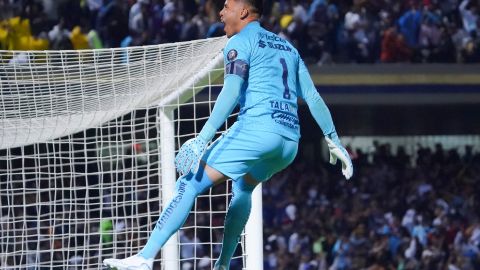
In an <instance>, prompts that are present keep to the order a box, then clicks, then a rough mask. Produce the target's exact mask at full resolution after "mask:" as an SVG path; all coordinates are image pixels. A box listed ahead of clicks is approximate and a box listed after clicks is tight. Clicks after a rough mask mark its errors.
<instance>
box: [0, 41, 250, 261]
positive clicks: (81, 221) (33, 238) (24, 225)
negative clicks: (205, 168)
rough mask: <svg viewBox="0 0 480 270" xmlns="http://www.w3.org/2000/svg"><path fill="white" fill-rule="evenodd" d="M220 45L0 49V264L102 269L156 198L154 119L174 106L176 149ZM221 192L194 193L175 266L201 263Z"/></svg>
mask: <svg viewBox="0 0 480 270" xmlns="http://www.w3.org/2000/svg"><path fill="white" fill-rule="evenodd" d="M225 42H226V39H225V38H217V39H208V40H200V41H193V42H185V43H177V44H167V45H156V46H147V47H131V48H124V49H107V50H86V51H45V52H11V51H0V104H1V105H0V121H1V124H0V126H1V132H0V149H1V150H0V196H1V200H0V203H1V204H0V210H1V212H0V230H1V231H0V269H102V265H101V261H102V260H103V259H104V258H106V257H118V258H122V257H125V256H129V255H132V254H134V253H136V252H137V251H138V250H139V249H140V248H141V247H142V246H143V244H144V243H145V242H146V239H147V237H148V234H149V232H150V231H151V230H152V229H153V226H154V225H155V221H156V220H157V218H158V215H159V212H160V210H161V202H162V194H161V190H162V187H163V184H162V180H163V179H162V174H161V172H162V166H163V165H162V160H161V155H160V149H159V147H160V137H159V134H160V130H159V121H158V115H159V113H160V112H161V111H162V110H171V109H176V111H175V119H176V120H175V129H176V137H175V143H176V148H178V145H179V144H181V143H182V142H183V141H185V140H186V139H188V138H191V137H192V136H193V135H194V134H195V133H196V132H198V131H199V128H200V127H201V126H202V124H203V122H204V121H205V120H206V118H207V117H208V114H209V111H210V110H211V108H212V98H211V97H212V96H214V94H212V91H217V90H218V89H219V86H220V85H221V83H222V80H221V77H222V76H221V75H222V72H223V71H222V69H221V68H220V69H213V67H215V66H216V65H217V64H218V63H221V60H222V57H221V49H222V48H223V46H224V45H225ZM198 92H200V95H199V96H195V95H196V93H198ZM192 97H193V98H192ZM187 100H188V102H187ZM170 166H171V165H170ZM227 189H228V185H221V186H219V187H217V188H215V189H214V190H213V191H212V192H210V194H208V195H206V196H203V197H201V198H199V199H198V200H197V203H196V205H195V207H194V209H193V213H194V215H191V216H190V218H189V219H188V220H187V223H186V225H185V227H184V229H182V231H181V233H180V236H179V238H180V245H179V247H178V249H179V251H180V253H181V260H179V261H178V265H181V267H185V268H180V269H211V262H212V258H216V256H217V255H218V251H219V248H220V245H219V242H220V240H221V239H220V235H221V232H222V231H223V218H224V215H225V208H226V205H227V202H228V195H227V194H228V192H227V191H228V190H227ZM195 238H197V241H199V243H198V244H192V243H193V242H195V241H194V239H195ZM180 247H182V248H180ZM240 255H241V254H240ZM240 257H242V256H240ZM243 257H244V256H243ZM163 259H164V258H161V260H163ZM167 259H168V258H167ZM235 261H236V264H237V268H238V267H240V268H241V267H242V265H243V259H242V258H240V259H237V260H235ZM234 264H235V263H234ZM159 265H160V263H158V262H157V263H156V267H159ZM188 265H192V267H191V268H188ZM162 268H163V267H162ZM159 269H160V268H159ZM232 269H236V268H235V267H233V268H232Z"/></svg>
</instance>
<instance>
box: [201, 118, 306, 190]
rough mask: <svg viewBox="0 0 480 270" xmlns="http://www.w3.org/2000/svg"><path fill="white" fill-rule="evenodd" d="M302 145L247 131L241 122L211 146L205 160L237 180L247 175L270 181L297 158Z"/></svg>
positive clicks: (278, 137) (283, 138)
mask: <svg viewBox="0 0 480 270" xmlns="http://www.w3.org/2000/svg"><path fill="white" fill-rule="evenodd" d="M297 150H298V142H297V141H294V140H291V139H288V138H285V137H283V136H281V135H279V134H276V133H272V132H267V131H252V130H245V129H244V128H242V125H241V124H239V123H238V122H237V123H235V124H234V125H233V126H232V127H231V128H230V129H229V130H228V131H227V132H225V133H224V134H223V135H222V136H220V137H219V138H218V139H217V140H215V141H214V142H213V144H212V145H210V146H209V147H208V149H207V151H206V152H205V155H204V156H203V158H202V160H203V161H205V162H206V163H207V164H208V165H209V166H210V167H212V168H214V169H216V170H217V171H219V172H221V173H223V174H224V175H226V176H228V177H229V178H231V179H233V180H237V179H239V178H240V177H242V176H244V175H245V174H247V173H250V175H251V176H252V177H253V178H254V179H255V180H257V181H266V180H268V179H269V178H270V177H272V175H274V174H275V173H277V172H279V171H281V170H283V169H285V168H286V167H287V166H288V165H289V164H290V163H292V161H293V159H294V158H295V156H296V155H297Z"/></svg>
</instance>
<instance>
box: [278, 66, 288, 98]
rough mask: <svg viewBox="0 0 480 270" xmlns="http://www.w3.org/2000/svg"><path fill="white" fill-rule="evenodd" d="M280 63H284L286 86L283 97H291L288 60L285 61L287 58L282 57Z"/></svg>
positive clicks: (284, 82) (283, 76)
mask: <svg viewBox="0 0 480 270" xmlns="http://www.w3.org/2000/svg"><path fill="white" fill-rule="evenodd" d="M280 64H282V68H283V74H282V79H283V86H284V87H285V91H283V98H284V99H290V88H288V81H287V79H288V69H287V62H285V58H280Z"/></svg>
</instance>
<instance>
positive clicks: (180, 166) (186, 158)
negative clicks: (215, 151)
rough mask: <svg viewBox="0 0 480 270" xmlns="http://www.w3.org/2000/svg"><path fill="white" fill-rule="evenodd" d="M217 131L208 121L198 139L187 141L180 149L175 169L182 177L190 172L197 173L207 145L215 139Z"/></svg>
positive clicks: (176, 157)
mask: <svg viewBox="0 0 480 270" xmlns="http://www.w3.org/2000/svg"><path fill="white" fill-rule="evenodd" d="M216 131H217V129H216V128H214V127H213V126H212V125H211V124H210V123H209V122H208V121H207V123H205V125H204V126H203V128H202V131H200V134H198V136H197V137H195V138H193V139H190V140H188V141H186V142H185V143H184V144H183V145H182V147H180V150H178V154H177V156H175V167H176V168H177V171H178V173H180V174H181V175H186V174H188V173H190V172H193V173H197V171H198V167H199V165H200V160H201V158H202V156H203V154H204V153H205V149H206V148H207V144H208V142H209V141H210V140H211V139H212V138H213V136H214V135H215V132H216Z"/></svg>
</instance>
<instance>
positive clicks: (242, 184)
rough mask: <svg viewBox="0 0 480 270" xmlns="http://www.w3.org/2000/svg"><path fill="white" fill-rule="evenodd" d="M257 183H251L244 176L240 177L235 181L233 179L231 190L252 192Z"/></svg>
mask: <svg viewBox="0 0 480 270" xmlns="http://www.w3.org/2000/svg"><path fill="white" fill-rule="evenodd" d="M257 185H258V183H252V182H251V181H246V180H245V178H244V177H240V178H239V179H237V180H236V181H233V190H234V191H237V192H238V191H239V192H247V193H252V192H253V190H254V189H255V187H256V186H257Z"/></svg>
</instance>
